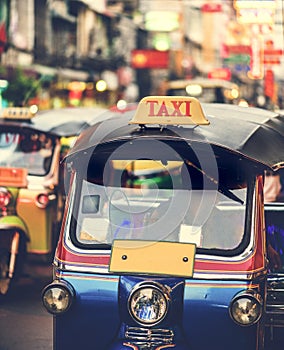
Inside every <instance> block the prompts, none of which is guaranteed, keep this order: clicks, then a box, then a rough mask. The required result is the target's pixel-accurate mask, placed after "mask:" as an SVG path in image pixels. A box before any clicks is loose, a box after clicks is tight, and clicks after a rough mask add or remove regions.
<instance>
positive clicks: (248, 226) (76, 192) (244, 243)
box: [65, 171, 256, 257]
mask: <svg viewBox="0 0 284 350" xmlns="http://www.w3.org/2000/svg"><path fill="white" fill-rule="evenodd" d="M73 180H74V181H73V183H72V189H71V192H73V195H72V196H73V199H72V198H71V202H70V207H69V213H68V214H69V220H68V221H69V223H67V226H69V228H68V227H67V228H65V229H67V231H69V230H70V238H71V241H72V243H73V244H74V246H75V247H77V248H80V249H82V250H84V251H89V252H91V251H92V250H110V249H111V247H112V245H111V244H106V243H96V244H88V245H86V244H83V243H81V242H79V241H78V239H77V237H76V230H77V225H78V221H77V219H76V217H77V215H78V211H79V202H80V197H81V195H82V192H81V191H82V183H83V180H84V176H83V173H82V172H80V171H77V172H76V176H74V179H73ZM255 181H256V177H255V176H251V177H250V179H249V180H248V182H247V191H246V200H245V202H246V207H245V214H244V220H245V221H244V231H243V237H242V240H241V242H240V244H239V245H238V246H237V247H235V248H233V249H226V250H224V249H216V248H210V249H208V248H200V247H197V249H196V252H197V254H204V255H206V256H208V255H211V256H212V255H216V256H220V257H232V256H238V255H239V254H241V253H242V252H244V251H245V250H246V248H247V247H248V245H249V243H250V242H251V231H252V223H253V220H254V219H253V217H254V215H255V213H254V210H253V203H254V201H255V195H254V192H255ZM231 200H234V199H232V198H231ZM70 210H71V212H70Z"/></svg>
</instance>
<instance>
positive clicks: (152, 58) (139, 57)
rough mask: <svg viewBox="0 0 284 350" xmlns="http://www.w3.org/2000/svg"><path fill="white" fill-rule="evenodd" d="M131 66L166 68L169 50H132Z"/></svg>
mask: <svg viewBox="0 0 284 350" xmlns="http://www.w3.org/2000/svg"><path fill="white" fill-rule="evenodd" d="M131 66H132V68H137V69H139V68H140V69H141V68H168V67H169V51H158V50H133V51H132V52H131Z"/></svg>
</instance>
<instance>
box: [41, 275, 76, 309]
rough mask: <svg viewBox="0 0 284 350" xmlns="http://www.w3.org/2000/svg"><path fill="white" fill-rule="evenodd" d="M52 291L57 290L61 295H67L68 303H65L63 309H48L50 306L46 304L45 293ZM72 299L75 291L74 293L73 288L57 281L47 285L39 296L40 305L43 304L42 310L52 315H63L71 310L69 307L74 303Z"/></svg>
mask: <svg viewBox="0 0 284 350" xmlns="http://www.w3.org/2000/svg"><path fill="white" fill-rule="evenodd" d="M52 289H53V290H55V289H59V290H61V291H62V292H63V293H65V294H66V295H68V302H67V305H66V307H65V308H64V309H61V310H56V309H54V308H52V307H50V306H51V305H52V304H49V303H48V302H47V293H48V292H50V291H51V290H52ZM74 297H75V291H74V289H73V287H72V286H71V285H70V284H69V283H67V282H65V281H59V280H55V281H53V282H52V283H50V284H48V285H47V286H46V287H45V288H44V289H43V291H42V294H41V299H42V303H43V306H44V308H45V309H46V311H47V312H49V313H50V314H52V315H62V314H65V313H66V312H67V311H68V310H69V309H70V308H71V306H72V304H73V302H74Z"/></svg>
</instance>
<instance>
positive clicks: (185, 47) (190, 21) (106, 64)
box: [0, 0, 284, 108]
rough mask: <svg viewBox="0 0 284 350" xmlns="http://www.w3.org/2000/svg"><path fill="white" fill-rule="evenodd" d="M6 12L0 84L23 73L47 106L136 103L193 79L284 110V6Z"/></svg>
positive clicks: (0, 4)
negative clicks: (234, 88) (218, 83)
mask: <svg viewBox="0 0 284 350" xmlns="http://www.w3.org/2000/svg"><path fill="white" fill-rule="evenodd" d="M0 10H1V11H0V61H1V70H0V74H1V76H0V80H1V79H8V80H9V71H11V70H13V69H14V68H16V67H22V68H23V69H24V70H25V71H26V72H28V74H29V75H31V76H33V77H34V78H35V79H38V80H39V82H40V86H41V91H40V94H39V100H40V103H41V104H42V106H43V107H51V106H62V105H64V104H72V105H77V104H84V105H89V104H94V103H96V104H104V105H108V106H109V105H113V104H115V103H116V102H117V101H118V100H119V99H126V100H127V102H133V101H135V100H136V99H137V98H141V97H143V96H145V95H148V94H160V93H163V82H164V81H165V80H173V79H180V78H182V79H191V78H193V77H196V76H202V77H209V78H210V77H212V78H221V79H225V80H230V81H233V82H235V83H237V84H238V85H239V86H240V87H241V91H242V95H243V97H244V98H245V99H247V100H248V102H249V103H250V104H253V105H259V106H263V107H266V106H268V107H269V108H273V106H277V105H279V106H281V104H282V105H283V94H284V81H283V76H284V74H283V73H284V59H283V57H284V56H283V51H284V47H283V45H284V42H283V41H284V40H283V37H284V33H283V14H284V4H283V1H282V0H254V1H249V0H95V1H94V0H0ZM4 68H5V69H4ZM4 70H6V73H3V72H4ZM282 108H284V106H283V107H282Z"/></svg>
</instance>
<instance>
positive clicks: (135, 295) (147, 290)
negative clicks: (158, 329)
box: [128, 284, 169, 326]
mask: <svg viewBox="0 0 284 350" xmlns="http://www.w3.org/2000/svg"><path fill="white" fill-rule="evenodd" d="M128 305H129V312H130V315H131V316H132V317H133V318H134V320H135V321H137V322H139V323H140V324H143V325H151V326H153V325H155V324H157V323H159V322H160V321H162V320H163V319H164V317H165V316H166V314H167V311H168V307H169V297H168V295H167V293H166V292H165V291H163V290H162V288H160V287H159V286H156V285H154V284H144V285H140V286H138V287H137V288H135V289H134V290H133V291H132V293H131V295H130V297H129V300H128Z"/></svg>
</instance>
